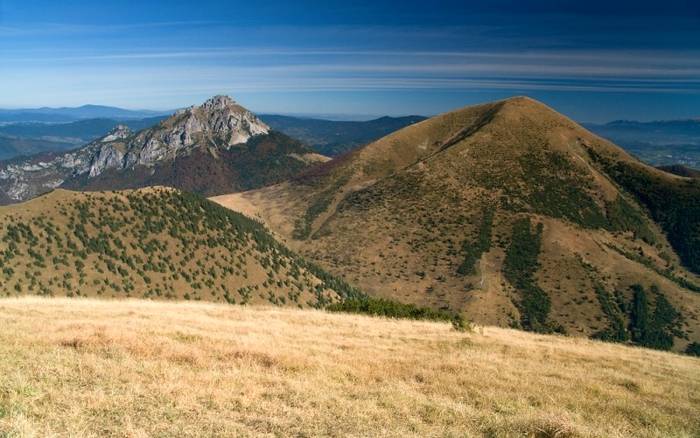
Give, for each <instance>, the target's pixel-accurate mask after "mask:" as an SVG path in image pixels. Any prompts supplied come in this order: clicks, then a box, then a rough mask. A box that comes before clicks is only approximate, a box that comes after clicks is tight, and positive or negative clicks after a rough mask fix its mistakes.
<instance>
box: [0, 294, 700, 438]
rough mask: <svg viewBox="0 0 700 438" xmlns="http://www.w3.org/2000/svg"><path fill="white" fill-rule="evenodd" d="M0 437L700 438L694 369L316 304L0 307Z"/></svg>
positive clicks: (608, 347) (542, 338) (520, 335)
mask: <svg viewBox="0 0 700 438" xmlns="http://www.w3.org/2000/svg"><path fill="white" fill-rule="evenodd" d="M0 327H2V330H0V435H2V436H5V435H7V436H36V435H39V436H45V435H59V436H109V435H117V436H151V435H152V436H173V435H177V436H214V435H215V436H222V435H227V436H233V435H235V436H250V435H255V436H259V435H276V436H292V435H294V436H319V435H324V436H379V435H381V436H516V435H517V436H537V437H578V436H580V437H594V436H598V437H611V436H616V437H623V436H629V437H662V436H663V437H669V436H686V437H690V436H698V434H700V419H699V417H698V416H697V412H698V410H700V399H699V398H698V394H700V360H698V359H695V358H691V357H684V356H679V355H675V354H671V353H665V352H656V351H652V350H646V349H641V348H631V347H626V346H621V345H615V344H605V343H601V342H596V341H590V340H585V339H582V338H568V337H557V336H549V335H535V334H530V333H525V332H521V331H515V330H510V329H502V328H495V327H486V328H483V329H482V330H478V331H477V332H475V333H462V332H458V331H455V330H453V329H452V328H451V326H450V325H449V324H447V323H436V322H417V321H407V320H388V319H381V318H370V317H366V316H358V315H344V314H329V313H325V312H323V311H319V310H299V309H291V308H279V307H242V306H228V305H224V304H214V303H183V302H179V303H173V302H163V301H161V302H154V301H141V300H129V301H114V300H112V301H107V300H105V301H99V300H93V299H66V298H55V299H48V298H40V297H23V298H18V299H2V300H0Z"/></svg>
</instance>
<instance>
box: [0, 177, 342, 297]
mask: <svg viewBox="0 0 700 438" xmlns="http://www.w3.org/2000/svg"><path fill="white" fill-rule="evenodd" d="M0 264H1V266H2V272H1V273H0V294H2V295H5V296H13V295H18V294H38V295H48V296H100V297H140V298H156V299H175V298H177V299H189V300H208V301H223V302H229V303H238V304H244V303H255V302H266V303H272V304H279V305H285V304H286V305H293V306H302V307H304V306H321V305H324V304H326V303H328V302H331V301H334V300H338V299H339V298H340V297H341V296H345V295H347V294H348V293H350V288H349V287H348V286H347V285H346V284H344V283H343V282H342V281H336V280H335V279H334V278H333V277H331V276H329V275H327V274H326V273H325V272H323V271H322V270H320V269H319V268H317V267H315V266H314V265H311V264H309V263H307V262H306V261H305V260H304V259H303V258H301V257H299V256H297V255H296V254H294V253H293V252H291V251H289V250H288V249H287V248H286V247H285V246H283V245H281V244H280V243H278V242H277V241H276V240H275V238H274V237H272V236H271V235H270V234H269V233H268V232H267V230H265V228H264V227H263V226H261V225H260V224H259V223H257V222H255V221H253V220H250V219H248V218H247V217H244V216H243V215H240V214H238V213H234V212H231V211H229V210H226V209H224V208H221V207H220V206H218V205H216V204H214V203H212V202H209V201H207V200H205V199H203V198H200V197H198V196H196V195H190V194H187V193H184V192H180V191H177V190H174V189H167V188H149V189H141V190H134V191H123V192H100V193H80V192H70V191H65V190H57V191H54V192H52V193H49V194H47V195H44V196H42V197H40V198H37V199H34V200H32V201H28V202H25V203H23V204H17V205H12V206H6V207H1V208H0Z"/></svg>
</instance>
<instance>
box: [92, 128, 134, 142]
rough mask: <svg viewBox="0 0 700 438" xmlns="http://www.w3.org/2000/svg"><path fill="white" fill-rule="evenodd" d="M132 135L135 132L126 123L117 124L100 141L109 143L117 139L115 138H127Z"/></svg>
mask: <svg viewBox="0 0 700 438" xmlns="http://www.w3.org/2000/svg"><path fill="white" fill-rule="evenodd" d="M132 135H134V132H133V131H132V130H131V128H129V127H128V126H126V125H121V124H120V125H117V126H115V127H114V128H113V129H112V130H111V131H109V133H108V134H107V135H105V136H104V137H102V139H101V140H100V142H102V143H108V142H110V141H115V140H123V139H125V138H129V137H131V136H132Z"/></svg>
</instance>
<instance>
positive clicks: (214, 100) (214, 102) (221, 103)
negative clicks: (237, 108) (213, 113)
mask: <svg viewBox="0 0 700 438" xmlns="http://www.w3.org/2000/svg"><path fill="white" fill-rule="evenodd" d="M233 105H237V103H236V101H235V100H233V99H232V98H231V97H229V96H226V95H222V94H219V95H216V96H213V97H210V98H209V99H207V100H206V101H205V102H204V103H203V104H202V108H206V109H211V110H217V109H219V110H220V109H224V108H226V107H229V106H233Z"/></svg>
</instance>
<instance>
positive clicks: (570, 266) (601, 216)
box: [214, 98, 700, 349]
mask: <svg viewBox="0 0 700 438" xmlns="http://www.w3.org/2000/svg"><path fill="white" fill-rule="evenodd" d="M591 151H593V152H595V153H597V154H599V155H601V156H606V157H609V159H611V160H614V161H615V162H619V163H624V165H625V166H631V165H635V166H636V165H639V166H642V168H643V169H644V172H649V173H650V175H654V176H655V177H658V178H662V179H663V181H674V180H675V179H676V177H674V176H672V175H667V174H665V173H663V172H661V171H658V170H655V169H653V168H647V167H645V166H643V165H642V164H641V163H638V162H637V160H635V159H634V158H633V157H631V156H629V155H628V154H627V153H625V152H624V151H623V150H621V149H619V148H618V147H616V146H615V145H613V144H611V143H609V142H607V141H605V140H603V139H601V138H599V137H597V136H595V135H593V134H591V133H589V132H587V131H585V130H584V129H583V128H581V127H580V126H579V125H577V124H575V123H574V122H572V121H571V120H569V119H567V118H565V117H563V116H561V115H560V114H557V113H556V112H554V111H553V110H551V109H550V108H548V107H546V106H545V105H543V104H541V103H539V102H536V101H533V100H531V99H528V98H513V99H508V100H505V101H500V102H494V103H490V104H484V105H478V106H474V107H467V108H463V109H460V110H457V111H453V112H450V113H446V114H442V115H439V116H436V117H433V118H431V119H428V120H425V121H422V122H419V123H416V124H413V125H411V126H409V127H407V128H404V129H401V130H399V131H397V132H395V133H392V134H390V135H388V136H386V137H384V138H382V139H380V140H378V141H375V142H373V143H371V144H369V145H367V146H365V147H363V148H360V149H358V150H355V151H353V152H351V153H349V154H347V155H346V156H344V157H342V158H339V159H335V160H333V161H331V162H329V163H325V164H324V165H323V166H321V167H319V168H314V169H311V170H310V171H308V172H307V173H306V174H305V175H304V176H303V177H302V178H298V179H295V180H292V181H289V182H286V183H283V184H280V185H278V186H274V187H270V188H265V189H260V190H255V191H251V192H248V193H242V194H233V195H229V196H222V197H217V198H214V200H216V201H217V202H220V203H221V204H222V205H225V206H229V207H231V208H233V209H239V210H241V211H244V212H246V213H247V214H249V215H257V217H259V218H260V219H262V220H264V221H265V222H266V223H267V224H268V226H269V227H270V228H271V229H273V230H274V231H276V232H278V233H280V234H281V235H282V236H285V237H288V238H289V239H290V240H289V244H290V246H292V247H293V248H295V249H296V250H298V251H300V252H301V253H303V254H304V255H306V256H307V257H309V258H310V259H312V260H315V261H316V262H318V263H319V264H321V265H322V266H324V267H325V268H327V269H328V270H329V271H331V272H333V273H335V274H338V275H342V276H343V277H344V278H346V279H347V280H348V281H350V282H351V283H354V284H357V285H358V286H360V287H361V288H362V289H363V290H366V291H367V292H368V293H370V294H372V295H374V296H380V297H386V298H391V299H396V300H399V301H403V302H412V303H416V304H418V305H424V306H430V307H433V308H437V309H451V310H459V311H463V312H465V314H466V315H467V317H468V318H469V319H472V320H475V321H477V322H480V323H485V324H498V325H505V326H520V327H524V328H528V327H529V328H531V329H535V326H536V327H538V328H537V330H540V329H545V330H553V329H556V330H559V331H564V332H567V333H569V334H577V335H585V336H593V335H595V334H596V333H598V332H600V331H601V330H604V329H605V328H606V327H608V326H610V325H611V324H614V323H616V322H615V321H614V318H613V317H611V316H610V315H613V313H611V312H607V313H606V312H605V310H604V306H603V305H602V304H601V300H600V299H599V295H600V291H601V290H604V291H605V294H607V295H610V296H621V297H622V300H623V301H624V304H625V307H624V311H620V312H619V313H621V314H622V320H623V323H622V325H623V327H624V330H630V324H631V318H632V315H631V313H630V312H629V311H628V310H626V309H627V307H626V305H627V304H629V303H631V302H632V301H633V299H634V297H633V295H634V292H633V288H632V286H634V285H636V284H640V285H641V286H643V287H645V288H650V287H651V286H655V287H658V289H659V290H660V291H661V292H660V293H661V294H662V295H663V296H664V297H665V298H668V301H669V303H671V305H672V306H673V308H674V309H677V310H678V311H679V312H680V313H681V314H682V315H685V318H684V319H683V323H682V324H683V330H682V333H681V332H677V333H676V335H678V336H675V338H674V339H675V344H674V348H676V349H684V348H685V345H687V343H688V342H689V340H691V339H692V340H697V339H698V336H700V327H698V320H697V318H698V312H699V311H700V295H698V294H696V293H694V292H693V290H694V289H696V288H697V287H698V285H700V280H699V279H698V277H697V276H696V275H695V274H693V273H692V272H690V271H688V269H686V268H684V267H683V266H682V263H681V261H682V262H683V263H685V264H686V266H688V267H692V265H690V264H688V263H687V258H683V257H685V256H683V257H682V258H679V255H680V254H678V253H682V251H681V250H680V249H679V248H680V247H679V246H678V241H677V240H674V239H673V238H671V237H670V234H668V230H669V228H668V227H667V226H666V225H664V224H663V223H662V222H659V221H658V217H656V216H654V215H653V214H652V212H651V211H650V210H649V207H648V206H647V205H646V204H645V203H644V202H642V201H641V200H640V199H639V198H638V194H637V193H634V192H633V191H630V190H629V188H626V187H624V186H623V185H622V184H621V183H620V182H619V181H617V180H616V179H615V178H614V175H612V174H610V173H608V171H607V170H606V168H605V166H603V165H602V164H601V163H600V162H599V161H597V160H595V159H594V158H593V157H592V152H591ZM489 210H492V211H493V212H494V213H493V219H492V220H491V221H490V222H491V225H490V226H489V227H488V234H490V236H485V237H490V241H491V244H490V245H489V246H488V247H486V246H483V247H484V248H485V249H484V250H483V251H482V250H478V251H476V250H475V252H474V253H475V254H478V255H477V256H476V258H478V260H476V261H474V262H473V269H468V270H467V271H468V275H464V271H465V270H463V269H460V267H461V266H462V265H463V263H464V260H465V257H466V255H467V254H469V253H470V252H471V251H472V249H471V248H477V249H478V248H481V247H482V243H480V242H482V241H483V238H484V236H482V237H480V235H481V234H483V233H485V232H486V231H484V230H485V229H484V227H483V212H484V211H489ZM528 219H529V221H530V223H531V224H532V227H538V228H539V229H540V230H541V231H539V232H538V233H541V237H540V241H541V244H540V250H539V251H538V253H537V254H536V255H535V258H534V259H532V260H531V261H530V262H527V263H525V262H524V260H523V261H522V263H521V261H519V260H517V259H515V260H513V259H511V260H510V261H508V260H509V256H508V252H509V248H512V247H513V244H514V242H515V243H517V239H519V238H520V237H519V236H524V234H523V233H516V229H517V226H518V225H517V224H518V223H519V222H520V221H523V220H528ZM667 236H668V238H667ZM516 247H517V245H516ZM465 248H468V249H465ZM518 253H519V252H516V254H518ZM508 266H513V267H515V268H514V269H515V271H513V270H511V269H510V268H508ZM528 270H529V271H528ZM526 272H529V273H527V274H525V273H526ZM522 278H524V279H526V280H525V281H521V280H519V279H522ZM528 291H529V292H528ZM539 291H541V292H539ZM530 292H532V293H534V294H535V295H534V296H539V297H540V298H538V299H536V300H534V301H528V300H527V299H526V297H527V296H528V294H529V293H530ZM616 294H617V295H616ZM528 302H530V303H531V304H527V305H526V304H523V303H528ZM652 304H653V303H652ZM538 312H539V313H538ZM534 315H538V316H534ZM533 316H534V317H535V318H536V320H537V321H538V322H537V324H536V325H535V326H533V325H532V324H531V321H532V317H533ZM686 338H687V339H686Z"/></svg>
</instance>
